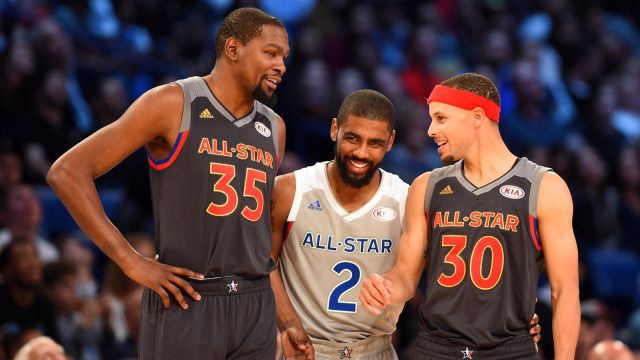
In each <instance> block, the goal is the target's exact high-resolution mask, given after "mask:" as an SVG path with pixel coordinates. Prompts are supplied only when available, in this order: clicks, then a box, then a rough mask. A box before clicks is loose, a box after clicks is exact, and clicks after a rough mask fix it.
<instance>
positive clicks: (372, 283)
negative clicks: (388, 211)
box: [359, 173, 430, 314]
mask: <svg viewBox="0 0 640 360" xmlns="http://www.w3.org/2000/svg"><path fill="white" fill-rule="evenodd" d="M429 176H430V173H425V174H423V175H421V176H419V177H418V178H416V180H415V181H414V182H413V184H411V187H410V188H409V193H408V195H407V201H406V204H405V215H404V229H403V232H402V237H401V238H400V243H399V244H398V250H397V253H396V260H395V263H394V265H393V268H391V270H389V271H387V272H386V273H385V274H384V275H382V276H380V275H378V274H371V275H370V276H369V278H367V279H366V280H365V281H364V284H363V286H362V291H361V292H360V297H359V298H360V301H361V302H362V304H363V305H364V306H365V308H367V310H369V311H371V312H373V313H374V314H379V313H380V311H379V310H378V309H379V308H384V307H386V306H387V305H389V304H391V305H398V304H404V303H405V302H406V301H407V300H409V299H411V298H412V297H413V295H414V294H415V292H416V288H417V286H418V281H419V280H420V275H421V274H422V270H423V269H424V266H425V264H426V261H427V259H426V253H427V241H428V239H427V230H428V229H427V218H426V215H425V213H424V196H425V192H426V189H427V183H428V182H429Z"/></svg>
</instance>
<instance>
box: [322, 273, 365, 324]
mask: <svg viewBox="0 0 640 360" xmlns="http://www.w3.org/2000/svg"><path fill="white" fill-rule="evenodd" d="M331 271H333V273H334V274H336V275H338V276H340V274H342V272H343V271H348V272H349V275H350V276H349V278H348V279H347V280H345V281H343V282H341V283H339V284H338V285H336V286H335V287H334V288H333V289H332V290H331V292H330V293H329V299H328V302H327V311H336V312H346V313H355V312H357V311H358V302H356V301H354V302H351V301H340V298H341V297H342V295H344V294H345V293H346V292H348V291H350V290H352V289H353V288H354V287H356V285H358V284H359V283H360V276H361V274H362V271H361V270H360V266H358V264H356V263H353V262H351V261H341V262H339V263H336V264H335V265H334V266H333V268H332V269H331Z"/></svg>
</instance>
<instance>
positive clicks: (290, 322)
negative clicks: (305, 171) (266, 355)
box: [270, 173, 314, 359]
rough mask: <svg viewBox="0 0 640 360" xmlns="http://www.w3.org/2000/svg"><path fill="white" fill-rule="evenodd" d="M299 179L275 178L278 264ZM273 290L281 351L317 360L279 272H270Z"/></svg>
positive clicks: (275, 252)
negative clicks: (280, 338)
mask: <svg viewBox="0 0 640 360" xmlns="http://www.w3.org/2000/svg"><path fill="white" fill-rule="evenodd" d="M295 188H296V179H295V176H294V175H293V173H290V174H285V175H280V176H278V177H276V181H275V185H274V188H273V196H272V197H271V227H272V230H271V231H272V235H273V246H272V250H271V258H272V259H273V261H275V262H276V263H277V262H278V259H279V257H280V250H281V249H282V242H283V241H284V236H285V234H284V226H285V223H286V221H287V217H288V215H289V211H290V210H291V205H292V203H293V197H294V195H295ZM270 276H271V288H272V289H273V294H274V296H275V299H276V319H277V322H278V329H279V330H280V332H281V336H282V351H283V353H284V355H285V358H286V359H314V351H313V346H312V344H311V339H309V336H308V335H307V333H306V332H305V331H304V327H303V326H302V322H301V321H300V318H299V317H298V314H297V313H296V310H295V309H294V308H293V304H292V303H291V300H290V299H289V295H288V294H287V291H286V290H285V288H284V283H283V282H282V276H281V274H280V270H279V269H278V268H277V267H276V269H275V270H273V271H272V272H271V275H270Z"/></svg>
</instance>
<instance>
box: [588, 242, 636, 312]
mask: <svg viewBox="0 0 640 360" xmlns="http://www.w3.org/2000/svg"><path fill="white" fill-rule="evenodd" d="M588 265H589V272H590V275H591V279H592V281H593V290H594V292H595V295H596V296H597V297H600V298H603V299H607V298H629V299H634V298H635V297H636V296H637V295H638V275H639V274H640V258H638V255H636V254H635V253H633V252H631V251H626V250H620V249H598V248H594V249H591V250H590V251H589V254H588Z"/></svg>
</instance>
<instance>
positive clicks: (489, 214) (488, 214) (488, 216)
mask: <svg viewBox="0 0 640 360" xmlns="http://www.w3.org/2000/svg"><path fill="white" fill-rule="evenodd" d="M495 214H496V213H493V212H487V211H485V212H483V213H482V216H484V219H485V221H484V227H489V222H491V218H492V217H493V216H494V215H495Z"/></svg>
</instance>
